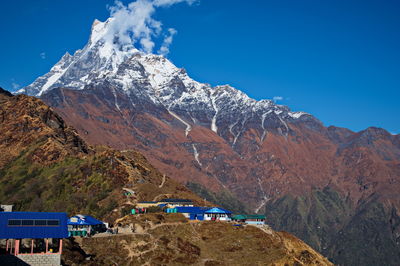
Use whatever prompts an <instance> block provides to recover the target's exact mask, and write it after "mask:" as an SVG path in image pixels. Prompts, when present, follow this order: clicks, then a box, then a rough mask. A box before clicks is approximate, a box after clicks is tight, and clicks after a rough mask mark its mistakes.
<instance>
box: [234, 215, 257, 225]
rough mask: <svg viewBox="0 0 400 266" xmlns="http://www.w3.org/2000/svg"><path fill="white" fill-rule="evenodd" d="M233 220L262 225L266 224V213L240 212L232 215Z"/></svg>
mask: <svg viewBox="0 0 400 266" xmlns="http://www.w3.org/2000/svg"><path fill="white" fill-rule="evenodd" d="M232 221H236V222H242V223H246V224H254V225H262V224H265V215H261V214H238V215H235V216H233V217H232Z"/></svg>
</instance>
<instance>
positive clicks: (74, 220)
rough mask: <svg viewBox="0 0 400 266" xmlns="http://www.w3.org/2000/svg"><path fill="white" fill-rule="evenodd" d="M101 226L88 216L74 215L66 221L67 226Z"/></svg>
mask: <svg viewBox="0 0 400 266" xmlns="http://www.w3.org/2000/svg"><path fill="white" fill-rule="evenodd" d="M99 224H103V222H102V221H99V220H97V219H95V218H93V217H92V216H89V215H75V216H72V217H71V218H69V219H68V225H99Z"/></svg>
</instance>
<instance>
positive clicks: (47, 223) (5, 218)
mask: <svg viewBox="0 0 400 266" xmlns="http://www.w3.org/2000/svg"><path fill="white" fill-rule="evenodd" d="M67 219H68V217H67V214H66V213H63V212H0V239H18V238H67V237H68V228H67ZM57 221H58V222H57ZM56 224H58V225H56Z"/></svg>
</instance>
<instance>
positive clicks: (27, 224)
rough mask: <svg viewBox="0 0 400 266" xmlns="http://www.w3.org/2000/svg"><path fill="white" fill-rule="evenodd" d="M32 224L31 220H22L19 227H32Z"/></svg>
mask: <svg viewBox="0 0 400 266" xmlns="http://www.w3.org/2000/svg"><path fill="white" fill-rule="evenodd" d="M33 224H34V222H33V220H22V222H21V225H22V226H33Z"/></svg>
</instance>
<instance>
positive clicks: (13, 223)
mask: <svg viewBox="0 0 400 266" xmlns="http://www.w3.org/2000/svg"><path fill="white" fill-rule="evenodd" d="M21 222H22V221H21V220H11V219H10V220H8V225H9V226H21Z"/></svg>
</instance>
